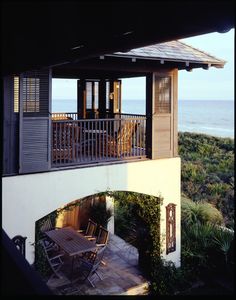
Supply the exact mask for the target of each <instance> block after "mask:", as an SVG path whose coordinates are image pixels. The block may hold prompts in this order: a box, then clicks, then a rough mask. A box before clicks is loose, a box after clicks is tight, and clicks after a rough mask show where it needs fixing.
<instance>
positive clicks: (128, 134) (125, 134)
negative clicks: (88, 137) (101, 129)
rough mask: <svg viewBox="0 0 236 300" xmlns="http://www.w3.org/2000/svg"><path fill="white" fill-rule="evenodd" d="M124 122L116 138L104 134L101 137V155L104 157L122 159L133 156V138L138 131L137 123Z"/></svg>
mask: <svg viewBox="0 0 236 300" xmlns="http://www.w3.org/2000/svg"><path fill="white" fill-rule="evenodd" d="M123 122H124V124H123V126H121V128H120V129H119V130H118V132H117V134H116V136H111V135H107V134H103V136H102V137H101V147H100V153H101V155H102V156H103V157H104V156H105V157H106V156H110V157H122V156H123V155H124V154H128V155H129V154H131V152H132V137H133V134H134V133H135V131H136V129H137V123H135V122H130V121H128V122H127V121H125V120H124V121H123Z"/></svg>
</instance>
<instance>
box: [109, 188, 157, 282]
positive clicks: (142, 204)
mask: <svg viewBox="0 0 236 300" xmlns="http://www.w3.org/2000/svg"><path fill="white" fill-rule="evenodd" d="M107 195H108V196H110V197H113V199H114V201H115V203H116V202H118V203H125V205H129V206H130V207H131V210H132V215H133V218H134V219H135V222H136V224H137V227H136V228H137V248H138V250H139V265H140V267H141V268H142V270H143V271H144V272H145V274H146V276H148V277H150V278H151V277H152V273H153V268H155V266H156V264H157V263H159V262H160V254H161V240H160V207H161V205H162V203H163V199H162V197H160V196H159V197H155V196H151V195H145V194H140V193H135V192H110V191H108V192H107Z"/></svg>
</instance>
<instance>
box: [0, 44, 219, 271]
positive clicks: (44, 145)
mask: <svg viewBox="0 0 236 300" xmlns="http://www.w3.org/2000/svg"><path fill="white" fill-rule="evenodd" d="M224 64H225V62H224V61H223V60H220V59H217V58H215V57H214V56H211V55H209V54H207V53H204V52H203V51H200V50H198V49H194V48H193V47H191V46H188V45H186V44H184V43H182V42H180V41H172V42H167V43H162V44H156V45H152V46H147V47H142V48H137V49H132V50H130V51H128V52H125V53H123V52H115V53H111V54H104V55H102V56H98V57H93V58H86V59H84V60H82V61H81V60H80V61H78V62H77V61H76V59H75V60H74V61H72V62H66V63H64V64H61V65H56V66H50V67H45V68H42V69H40V70H29V71H27V72H24V73H20V74H12V75H9V76H5V77H4V120H3V124H4V128H3V130H4V132H3V138H4V145H3V179H2V226H3V229H4V230H5V231H6V233H7V234H8V235H9V237H13V236H15V235H22V236H27V244H26V258H27V260H28V261H29V262H30V263H33V261H34V246H33V245H32V244H33V243H34V242H35V222H36V221H37V220H39V219H40V218H42V217H43V216H45V215H47V214H49V213H50V212H52V211H54V210H55V209H57V208H60V207H62V206H64V205H66V204H68V203H70V202H72V201H76V200H78V199H81V198H84V197H87V196H90V195H93V194H97V193H99V192H104V191H107V190H111V191H132V192H139V193H144V194H149V195H153V196H157V197H162V198H163V204H162V206H161V224H160V226H161V228H160V234H161V240H162V243H163V244H162V247H161V249H162V253H161V255H162V257H163V258H165V259H167V260H172V261H173V262H175V264H176V266H180V253H181V235H180V231H181V230H180V229H181V228H180V194H181V191H180V180H181V178H180V174H181V166H180V164H181V161H180V157H179V156H178V125H177V124H178V120H177V115H178V70H183V69H186V70H187V71H191V70H192V69H193V68H204V69H208V68H209V67H217V68H222V67H223V66H224ZM138 76H145V77H146V115H142V116H141V115H134V114H122V99H121V88H122V78H127V77H138ZM52 78H73V79H77V83H78V84H77V111H76V112H65V113H63V114H59V113H57V112H53V111H52V109H51V107H52V92H51V91H52ZM109 203H110V204H111V203H112V200H111V199H110V200H109ZM110 204H109V205H110ZM110 230H113V229H112V227H110Z"/></svg>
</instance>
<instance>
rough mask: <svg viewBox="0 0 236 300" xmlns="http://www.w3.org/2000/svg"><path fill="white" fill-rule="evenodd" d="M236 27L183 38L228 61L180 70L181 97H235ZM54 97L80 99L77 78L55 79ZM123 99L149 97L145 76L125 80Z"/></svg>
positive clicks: (220, 98)
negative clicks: (205, 68)
mask: <svg viewBox="0 0 236 300" xmlns="http://www.w3.org/2000/svg"><path fill="white" fill-rule="evenodd" d="M234 31H235V30H234V29H231V30H230V31H228V32H227V33H209V34H204V35H200V36H196V37H191V38H186V39H182V40H181V41H183V42H185V43H186V44H189V45H191V46H193V47H196V48H199V49H200V50H203V51H205V52H208V53H209V54H211V55H213V56H216V57H217V58H220V59H223V60H226V61H227V63H226V64H225V66H224V68H223V69H217V68H214V67H211V68H209V70H203V69H193V71H192V72H187V71H185V70H182V71H179V77H178V79H179V82H178V98H179V99H180V100H233V99H234ZM52 98H53V99H76V80H69V79H65V80H61V79H53V86H52ZM122 99H127V100H128V99H135V100H143V99H145V78H143V77H142V78H133V79H122Z"/></svg>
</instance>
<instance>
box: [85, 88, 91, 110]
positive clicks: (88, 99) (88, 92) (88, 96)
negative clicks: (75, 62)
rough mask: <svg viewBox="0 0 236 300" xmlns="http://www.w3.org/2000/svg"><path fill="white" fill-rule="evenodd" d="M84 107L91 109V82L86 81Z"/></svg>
mask: <svg viewBox="0 0 236 300" xmlns="http://www.w3.org/2000/svg"><path fill="white" fill-rule="evenodd" d="M86 108H87V109H92V82H86Z"/></svg>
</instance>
